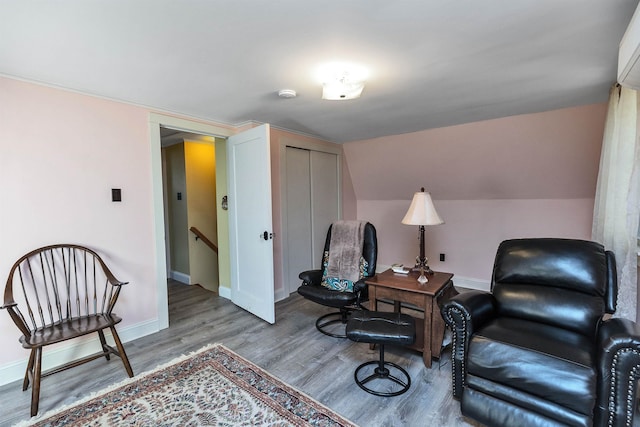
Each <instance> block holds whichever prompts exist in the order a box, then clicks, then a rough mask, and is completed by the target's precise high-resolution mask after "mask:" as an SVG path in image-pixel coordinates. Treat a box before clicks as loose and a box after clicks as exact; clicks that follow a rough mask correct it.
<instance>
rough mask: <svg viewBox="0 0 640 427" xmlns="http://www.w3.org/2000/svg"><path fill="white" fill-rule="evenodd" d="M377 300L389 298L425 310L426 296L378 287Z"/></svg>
mask: <svg viewBox="0 0 640 427" xmlns="http://www.w3.org/2000/svg"><path fill="white" fill-rule="evenodd" d="M376 298H387V299H390V300H394V301H402V302H406V303H409V304H413V305H416V306H418V307H420V308H422V309H424V308H425V307H424V306H425V304H424V298H425V297H424V295H420V294H415V293H412V292H405V291H402V290H399V289H393V288H385V287H382V286H376Z"/></svg>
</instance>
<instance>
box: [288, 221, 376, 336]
mask: <svg viewBox="0 0 640 427" xmlns="http://www.w3.org/2000/svg"><path fill="white" fill-rule="evenodd" d="M355 223H356V222H355V221H351V222H349V221H339V222H336V223H334V224H332V225H331V226H330V227H329V230H328V231H327V238H326V240H325V244H324V251H323V252H324V253H323V256H322V266H323V268H322V269H320V270H308V271H303V272H302V273H300V274H299V277H300V279H301V280H302V285H301V286H300V287H299V288H298V293H299V294H300V295H302V296H303V297H304V298H307V299H309V300H311V301H313V302H315V303H318V304H321V305H324V306H327V307H333V308H338V309H339V311H337V312H331V313H328V314H325V315H324V316H321V317H320V318H319V319H318V320H317V321H316V328H317V329H318V330H319V331H320V332H322V333H323V334H325V335H329V336H331V337H336V338H346V333H345V332H344V330H342V331H339V332H336V331H335V328H334V327H332V325H335V324H338V323H342V324H345V325H346V323H347V320H348V319H349V315H350V313H351V312H352V311H353V310H359V309H362V308H363V307H362V305H361V304H362V302H364V301H366V300H367V285H366V284H365V283H364V279H365V278H367V277H371V276H373V275H374V274H375V272H376V261H377V257H378V240H377V237H376V229H375V227H374V226H373V225H372V224H371V223H368V222H367V223H364V224H363V225H364V227H363V228H364V230H363V236H362V242H361V243H362V251H361V252H362V256H361V262H360V265H359V266H358V267H357V268H359V272H358V273H359V274H358V277H360V279H358V280H355V281H353V283H352V287H351V286H350V285H349V284H348V283H347V284H345V283H346V282H345V281H344V280H340V278H335V277H333V278H332V277H330V276H329V275H328V272H329V270H330V267H329V261H330V259H329V258H330V248H331V235H332V230H333V229H334V227H342V226H349V224H350V225H351V226H354V224H355ZM334 244H335V241H334ZM354 244H357V242H354ZM358 251H359V249H358ZM331 287H334V288H336V289H332V288H331Z"/></svg>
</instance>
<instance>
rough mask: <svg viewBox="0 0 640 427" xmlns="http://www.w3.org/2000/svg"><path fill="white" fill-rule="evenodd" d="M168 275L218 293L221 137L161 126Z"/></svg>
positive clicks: (184, 282)
mask: <svg viewBox="0 0 640 427" xmlns="http://www.w3.org/2000/svg"><path fill="white" fill-rule="evenodd" d="M160 135H161V146H162V166H163V168H162V169H163V195H164V212H165V236H166V253H167V277H169V278H171V279H173V280H176V281H178V282H181V283H183V284H188V285H192V284H193V285H200V286H202V287H203V288H205V289H207V290H209V291H213V292H216V293H218V288H219V283H220V280H219V268H218V265H219V262H218V246H219V244H218V241H219V240H218V227H217V223H218V221H217V216H218V213H217V208H216V204H217V202H216V200H217V194H216V184H217V183H216V163H217V159H216V149H215V138H214V137H211V136H208V135H200V134H194V133H188V132H183V131H179V130H175V129H171V128H167V127H161V128H160Z"/></svg>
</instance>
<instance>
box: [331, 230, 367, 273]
mask: <svg viewBox="0 0 640 427" xmlns="http://www.w3.org/2000/svg"><path fill="white" fill-rule="evenodd" d="M365 224H366V222H365V221H336V222H334V223H333V226H332V227H331V241H330V243H329V262H328V264H327V275H328V276H329V277H338V278H340V279H346V280H350V281H352V282H357V281H358V280H359V279H360V258H361V257H362V248H363V246H364V226H365Z"/></svg>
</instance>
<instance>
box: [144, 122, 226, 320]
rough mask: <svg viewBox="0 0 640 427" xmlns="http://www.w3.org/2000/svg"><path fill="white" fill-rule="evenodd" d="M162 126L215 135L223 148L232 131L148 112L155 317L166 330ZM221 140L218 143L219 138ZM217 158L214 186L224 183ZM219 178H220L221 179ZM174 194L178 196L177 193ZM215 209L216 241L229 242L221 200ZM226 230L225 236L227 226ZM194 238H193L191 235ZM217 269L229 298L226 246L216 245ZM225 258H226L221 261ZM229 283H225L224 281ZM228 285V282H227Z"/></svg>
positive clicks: (222, 165)
mask: <svg viewBox="0 0 640 427" xmlns="http://www.w3.org/2000/svg"><path fill="white" fill-rule="evenodd" d="M161 127H163V128H168V129H172V130H175V131H182V132H187V133H193V134H198V135H208V136H211V137H214V138H216V142H215V146H216V149H218V148H222V149H224V147H225V138H227V137H228V136H230V135H232V134H233V132H232V131H231V130H230V129H227V128H224V127H218V126H212V125H207V124H203V123H199V122H194V121H191V120H185V119H180V118H176V117H172V116H167V115H163V114H157V113H150V115H149V139H150V149H151V175H152V180H153V212H154V218H153V220H154V222H153V228H154V235H155V236H156V238H155V245H156V247H155V253H156V274H155V275H156V278H157V283H156V295H157V298H156V307H157V312H158V320H157V327H158V329H165V328H167V327H169V307H168V294H167V271H168V266H170V263H168V262H167V258H168V256H167V255H166V237H167V232H166V228H165V227H166V221H165V218H166V217H167V212H166V211H165V206H164V197H163V193H164V184H163V162H162V144H161V141H162V136H161V133H160V129H161ZM219 140H220V141H221V143H219V142H218V141H219ZM217 158H218V161H217V162H216V166H217V167H216V173H217V179H216V185H217V186H218V185H219V184H220V183H221V182H223V183H224V185H226V162H225V161H224V159H226V152H225V153H223V154H218V155H217ZM221 177H222V179H221ZM216 193H217V194H218V195H219V194H223V192H221V191H219V190H218V188H217V189H216ZM176 197H177V195H176ZM216 204H217V209H218V211H217V212H218V222H219V224H218V239H219V241H221V242H222V241H225V242H226V241H228V239H227V240H225V239H224V236H223V234H224V232H225V230H224V224H222V227H221V224H220V221H221V215H220V214H219V212H220V205H221V203H216ZM226 233H227V235H228V229H226ZM192 238H193V239H195V237H192ZM218 251H219V253H218V270H219V282H220V286H219V289H218V290H219V293H220V295H221V296H225V297H227V298H228V294H229V291H228V289H229V288H227V292H226V294H227V295H223V289H224V285H225V283H224V281H223V280H224V277H225V276H224V274H225V267H226V268H227V270H226V272H227V273H226V274H227V277H228V268H229V265H228V245H219V246H218ZM225 251H226V258H224V253H225ZM223 258H224V259H226V260H227V261H226V264H225V261H224V260H223ZM227 283H228V282H227ZM227 286H228V285H227Z"/></svg>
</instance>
